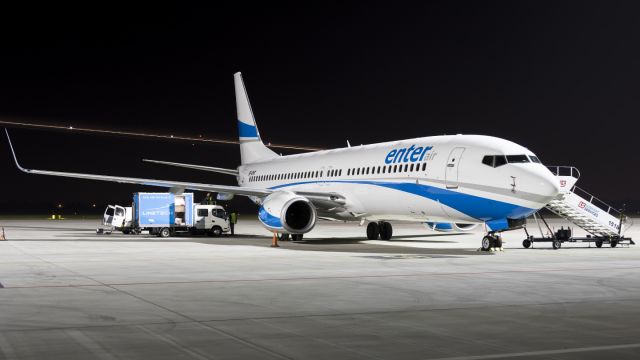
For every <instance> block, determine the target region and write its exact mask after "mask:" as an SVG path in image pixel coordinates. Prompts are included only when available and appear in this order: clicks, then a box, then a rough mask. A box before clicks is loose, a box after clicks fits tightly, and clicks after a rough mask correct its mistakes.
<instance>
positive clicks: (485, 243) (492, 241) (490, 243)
mask: <svg viewBox="0 0 640 360" xmlns="http://www.w3.org/2000/svg"><path fill="white" fill-rule="evenodd" d="M481 249H482V251H491V249H502V237H500V235H499V234H496V233H494V232H490V233H489V234H487V235H486V236H485V237H483V238H482V247H481Z"/></svg>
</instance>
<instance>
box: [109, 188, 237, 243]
mask: <svg viewBox="0 0 640 360" xmlns="http://www.w3.org/2000/svg"><path fill="white" fill-rule="evenodd" d="M103 225H104V226H106V227H107V228H108V229H111V230H113V229H116V230H120V231H122V232H123V233H125V234H129V233H133V234H139V233H140V232H141V231H143V230H148V231H149V234H152V235H157V236H159V237H169V236H173V235H175V234H178V233H189V234H192V235H197V234H208V235H210V236H221V235H222V234H223V233H226V232H228V231H229V229H230V228H229V216H228V215H227V212H226V211H225V210H224V208H223V207H222V206H220V205H200V204H194V202H193V193H183V194H180V195H176V194H172V193H135V194H133V206H131V207H124V206H119V205H109V206H107V209H106V210H105V213H104V218H103ZM105 232H109V231H105Z"/></svg>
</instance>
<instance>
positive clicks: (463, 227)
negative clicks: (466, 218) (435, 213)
mask: <svg viewBox="0 0 640 360" xmlns="http://www.w3.org/2000/svg"><path fill="white" fill-rule="evenodd" d="M425 225H426V226H427V227H428V228H429V229H431V230H435V231H440V232H451V231H471V230H473V229H475V228H476V226H478V224H463V223H434V222H428V223H425Z"/></svg>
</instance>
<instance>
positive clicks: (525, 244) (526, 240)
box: [522, 239, 531, 249]
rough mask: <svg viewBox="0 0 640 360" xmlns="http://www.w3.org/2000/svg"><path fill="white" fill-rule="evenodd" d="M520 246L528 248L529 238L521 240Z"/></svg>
mask: <svg viewBox="0 0 640 360" xmlns="http://www.w3.org/2000/svg"><path fill="white" fill-rule="evenodd" d="M522 246H524V248H525V249H528V248H530V247H531V240H529V239H524V241H523V242H522Z"/></svg>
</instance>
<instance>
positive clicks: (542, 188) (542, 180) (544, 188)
mask: <svg viewBox="0 0 640 360" xmlns="http://www.w3.org/2000/svg"><path fill="white" fill-rule="evenodd" d="M535 177H536V185H537V191H536V192H537V193H538V194H540V195H542V196H544V197H545V198H548V201H551V200H552V199H554V198H555V197H556V196H558V194H559V193H560V182H559V181H558V178H557V177H556V176H555V175H553V173H552V172H551V171H549V170H548V169H544V171H541V172H539V173H537V174H536V175H535Z"/></svg>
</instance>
